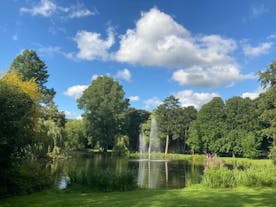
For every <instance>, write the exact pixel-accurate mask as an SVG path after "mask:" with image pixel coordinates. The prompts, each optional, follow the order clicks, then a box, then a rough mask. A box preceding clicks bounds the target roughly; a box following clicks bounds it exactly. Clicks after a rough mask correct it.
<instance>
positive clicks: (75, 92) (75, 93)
mask: <svg viewBox="0 0 276 207" xmlns="http://www.w3.org/2000/svg"><path fill="white" fill-rule="evenodd" d="M87 88H88V85H75V86H71V87H69V88H68V89H67V90H66V91H65V92H64V95H66V96H69V97H72V98H74V99H78V98H80V97H81V96H82V93H83V91H84V90H85V89H87Z"/></svg>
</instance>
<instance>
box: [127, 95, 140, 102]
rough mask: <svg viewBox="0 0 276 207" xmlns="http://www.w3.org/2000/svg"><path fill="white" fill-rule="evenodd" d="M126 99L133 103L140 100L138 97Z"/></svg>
mask: <svg viewBox="0 0 276 207" xmlns="http://www.w3.org/2000/svg"><path fill="white" fill-rule="evenodd" d="M128 99H129V101H130V102H135V101H139V100H140V98H139V96H130V97H128Z"/></svg>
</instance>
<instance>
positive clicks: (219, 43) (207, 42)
mask: <svg viewBox="0 0 276 207" xmlns="http://www.w3.org/2000/svg"><path fill="white" fill-rule="evenodd" d="M75 40H76V42H77V46H78V49H79V51H78V53H77V58H80V59H84V60H96V59H97V60H104V61H107V60H114V61H118V62H125V63H130V64H137V65H144V66H154V67H165V68H171V69H177V71H175V72H174V73H173V76H172V79H173V80H175V81H177V82H178V83H179V84H182V85H183V84H189V85H193V86H200V87H206V86H207V87H217V86H220V85H225V84H234V83H235V82H237V81H241V80H243V79H244V78H247V77H248V75H243V74H241V73H240V68H239V65H238V64H237V63H236V61H235V59H234V58H233V57H232V52H233V51H235V50H236V48H237V43H236V41H235V40H233V39H231V38H225V37H222V36H220V35H217V34H210V35H203V34H198V35H197V34H192V33H191V32H190V31H189V30H188V29H186V28H185V27H184V26H183V25H181V24H179V23H177V22H176V21H175V20H174V19H173V18H172V17H171V16H170V15H168V14H166V13H164V12H162V11H160V10H158V9H157V8H152V9H151V10H150V11H148V12H143V13H142V14H141V17H140V19H138V21H137V22H136V25H135V28H133V29H128V30H127V31H126V33H125V34H123V35H121V36H120V42H119V48H118V50H117V51H112V52H111V47H112V46H113V45H114V43H115V38H114V34H113V32H112V30H110V29H109V30H108V37H107V38H106V39H104V38H102V37H101V34H99V33H93V32H88V31H80V32H78V33H77V34H76V37H75Z"/></svg>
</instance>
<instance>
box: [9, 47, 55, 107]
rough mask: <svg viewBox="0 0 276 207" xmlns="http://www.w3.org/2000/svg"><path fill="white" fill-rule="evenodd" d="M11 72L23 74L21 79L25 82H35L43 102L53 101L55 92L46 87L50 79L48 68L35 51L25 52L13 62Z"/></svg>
mask: <svg viewBox="0 0 276 207" xmlns="http://www.w3.org/2000/svg"><path fill="white" fill-rule="evenodd" d="M9 71H14V72H17V73H20V74H22V76H21V78H22V80H23V81H29V80H31V79H33V80H35V82H36V83H37V85H38V88H39V90H40V92H41V93H42V94H43V95H44V97H43V101H44V102H46V103H47V102H50V101H52V99H53V97H54V95H55V91H54V89H48V88H46V86H45V84H46V83H47V82H48V77H49V74H48V71H47V66H46V64H45V63H44V62H43V61H42V60H41V59H40V58H39V57H38V55H37V54H36V52H35V51H33V50H24V51H23V52H22V53H21V54H20V55H18V56H17V57H16V58H15V59H14V60H13V62H12V64H11V65H10V67H9Z"/></svg>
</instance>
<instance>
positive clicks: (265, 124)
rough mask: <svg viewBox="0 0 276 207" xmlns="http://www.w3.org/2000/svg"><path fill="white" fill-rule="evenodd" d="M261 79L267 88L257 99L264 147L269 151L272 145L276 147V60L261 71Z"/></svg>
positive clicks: (263, 85)
mask: <svg viewBox="0 0 276 207" xmlns="http://www.w3.org/2000/svg"><path fill="white" fill-rule="evenodd" d="M259 81H260V82H261V85H262V87H263V88H267V90H266V92H265V93H262V94H260V97H259V98H258V99H257V104H258V111H259V114H260V116H259V120H260V121H261V126H262V130H261V135H262V138H263V140H262V148H263V149H264V150H265V151H267V150H268V148H270V147H271V145H273V147H274V148H276V101H275V100H276V61H273V62H272V64H270V66H269V67H268V68H267V70H266V71H262V72H259Z"/></svg>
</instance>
